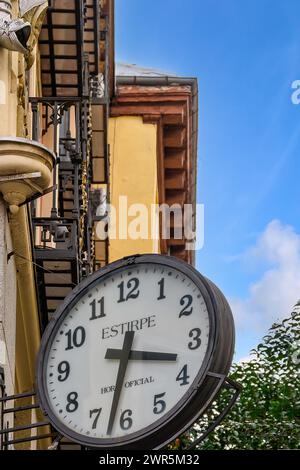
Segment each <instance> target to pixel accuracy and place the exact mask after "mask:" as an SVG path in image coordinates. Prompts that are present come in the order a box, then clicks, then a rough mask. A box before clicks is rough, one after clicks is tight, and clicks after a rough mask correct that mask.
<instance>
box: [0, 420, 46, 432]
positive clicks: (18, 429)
mask: <svg viewBox="0 0 300 470" xmlns="http://www.w3.org/2000/svg"><path fill="white" fill-rule="evenodd" d="M43 426H49V421H41V422H40V423H32V424H25V425H24V426H17V427H15V428H7V429H1V430H0V435H1V434H8V433H10V432H18V431H26V430H27V429H33V428H41V427H43Z"/></svg>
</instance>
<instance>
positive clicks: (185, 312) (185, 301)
mask: <svg viewBox="0 0 300 470" xmlns="http://www.w3.org/2000/svg"><path fill="white" fill-rule="evenodd" d="M192 303H193V296H192V295H184V296H183V297H182V298H181V299H180V305H182V306H183V309H182V310H181V312H180V313H179V318H181V317H183V316H186V317H188V316H189V315H191V314H192V313H193V307H191V305H192ZM189 307H191V308H189Z"/></svg>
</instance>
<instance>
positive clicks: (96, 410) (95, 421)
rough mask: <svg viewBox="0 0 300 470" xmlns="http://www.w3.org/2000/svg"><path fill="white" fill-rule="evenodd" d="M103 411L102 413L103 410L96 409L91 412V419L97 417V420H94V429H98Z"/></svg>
mask: <svg viewBox="0 0 300 470" xmlns="http://www.w3.org/2000/svg"><path fill="white" fill-rule="evenodd" d="M101 411H102V408H95V409H94V410H90V418H92V417H93V415H96V416H95V418H94V421H93V426H92V429H96V427H97V423H98V419H99V417H100V415H101Z"/></svg>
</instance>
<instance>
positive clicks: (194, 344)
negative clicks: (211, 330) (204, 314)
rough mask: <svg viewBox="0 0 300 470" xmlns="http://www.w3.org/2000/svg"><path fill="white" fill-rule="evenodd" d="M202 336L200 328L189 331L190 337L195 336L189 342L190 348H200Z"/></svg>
mask: <svg viewBox="0 0 300 470" xmlns="http://www.w3.org/2000/svg"><path fill="white" fill-rule="evenodd" d="M200 336H201V330H200V328H193V329H192V330H191V331H190V332H189V337H190V338H193V341H190V342H189V344H188V347H189V349H191V350H193V349H198V348H199V347H200V346H201V339H200Z"/></svg>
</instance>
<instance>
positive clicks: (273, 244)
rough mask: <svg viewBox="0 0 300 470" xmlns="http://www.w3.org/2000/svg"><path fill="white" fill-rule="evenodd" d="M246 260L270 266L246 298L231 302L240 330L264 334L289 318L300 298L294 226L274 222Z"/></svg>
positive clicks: (299, 251)
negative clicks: (273, 324)
mask: <svg viewBox="0 0 300 470" xmlns="http://www.w3.org/2000/svg"><path fill="white" fill-rule="evenodd" d="M243 258H244V260H245V261H246V263H249V264H252V263H253V262H255V263H257V262H260V263H261V262H262V263H264V264H266V266H267V267H266V270H265V271H264V273H263V274H262V275H261V277H260V279H258V280H257V281H255V282H254V283H253V284H251V285H250V286H249V292H248V296H247V298H243V299H241V298H235V299H231V300H230V304H231V308H232V311H233V314H234V317H235V321H236V325H237V327H238V328H240V329H244V330H246V331H247V330H249V329H251V330H252V331H253V330H256V331H257V332H260V333H261V332H262V333H264V332H267V329H268V328H269V327H270V326H271V324H272V323H274V322H275V321H278V320H280V319H282V318H284V317H286V316H288V315H289V314H290V312H291V311H292V308H293V306H294V304H295V303H296V302H297V301H298V299H299V298H300V235H299V234H297V233H296V232H295V230H294V228H293V227H291V226H289V225H283V224H282V223H281V222H280V221H278V220H273V221H272V222H270V223H269V224H268V225H267V227H266V229H265V230H264V232H263V233H262V234H261V235H260V236H259V237H258V239H257V242H256V244H255V246H253V247H251V248H250V249H249V250H247V252H246V253H245V254H244V256H243Z"/></svg>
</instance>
